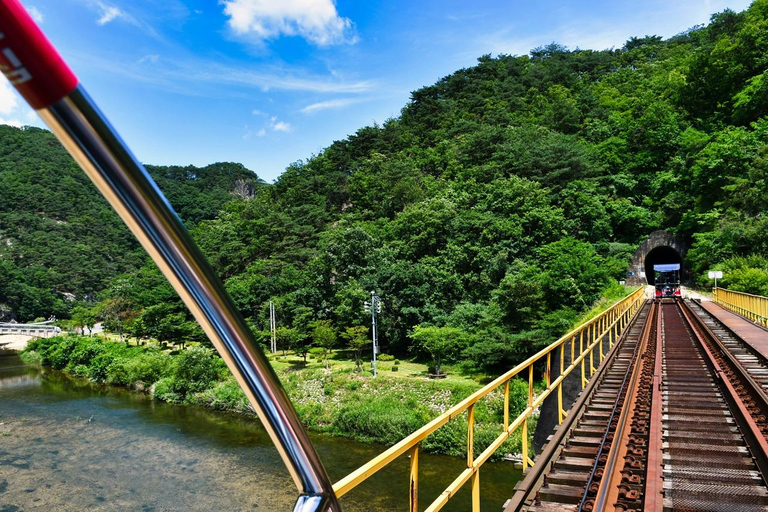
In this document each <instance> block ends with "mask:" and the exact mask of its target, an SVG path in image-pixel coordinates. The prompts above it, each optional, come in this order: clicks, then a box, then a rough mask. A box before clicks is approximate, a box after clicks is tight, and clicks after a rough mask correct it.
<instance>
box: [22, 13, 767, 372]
mask: <svg viewBox="0 0 768 512" xmlns="http://www.w3.org/2000/svg"><path fill="white" fill-rule="evenodd" d="M767 56H768V0H756V1H755V2H754V3H753V4H752V6H751V7H750V8H749V9H748V10H747V11H744V12H742V13H735V12H732V11H725V12H722V13H719V14H716V15H714V16H713V17H712V19H711V22H710V24H709V25H707V26H706V27H697V28H694V29H691V30H689V31H687V32H685V33H683V34H680V35H678V36H675V37H673V38H671V39H669V40H662V39H661V38H659V37H654V36H646V37H641V38H632V39H630V40H629V41H627V43H626V45H625V46H624V47H622V48H620V49H611V50H605V51H592V50H569V49H567V48H564V47H562V46H560V45H557V44H554V43H553V44H551V45H548V46H546V47H543V48H537V49H534V50H532V51H531V52H530V55H525V56H509V55H499V56H495V57H494V56H490V55H487V56H483V57H480V58H479V60H478V64H477V65H476V66H474V67H471V68H468V69H462V70H459V71H457V72H456V73H453V74H452V75H450V76H447V77H445V78H443V79H441V80H439V81H438V82H437V83H436V84H434V85H431V86H428V87H424V88H422V89H420V90H418V91H415V92H414V93H413V94H412V97H411V100H410V102H409V103H408V104H407V105H406V106H405V107H404V108H403V110H402V113H401V115H400V116H399V117H398V118H395V119H391V120H388V121H387V122H385V123H384V124H383V125H381V126H378V125H377V126H372V127H365V128H362V129H360V130H359V131H357V132H356V133H355V134H354V135H352V136H350V137H348V138H347V139H345V140H342V141H338V142H335V143H333V144H332V145H331V146H330V147H328V148H327V149H326V150H325V151H323V152H322V153H321V154H319V155H317V156H315V157H312V158H310V159H308V160H307V161H305V162H300V163H297V164H294V165H292V166H291V167H289V168H288V169H287V170H286V171H285V173H284V174H283V175H282V176H281V177H280V178H279V179H278V181H277V182H276V183H275V184H273V185H265V186H262V187H259V188H258V189H257V190H256V191H255V195H254V197H253V198H251V199H248V200H238V201H231V202H228V203H226V204H225V205H224V206H223V211H222V212H221V213H220V214H219V215H218V217H217V218H215V219H211V220H202V221H199V222H198V223H197V225H196V226H194V228H193V234H194V236H195V237H196V238H197V240H198V241H199V243H200V244H201V246H202V247H203V249H204V250H205V251H206V252H207V253H208V255H209V256H210V258H211V260H212V261H213V263H214V266H215V268H216V269H217V270H218V271H219V272H220V273H221V275H222V277H223V278H224V279H225V281H226V284H227V286H228V288H229V290H230V292H231V294H232V295H233V297H234V299H235V300H236V302H237V303H238V305H239V306H240V307H241V309H242V311H243V313H244V314H245V315H246V316H247V317H249V319H251V321H252V322H253V324H254V327H255V328H256V329H266V327H267V325H268V322H267V319H266V317H267V304H268V302H269V301H270V300H272V301H274V302H275V304H276V306H277V311H278V325H280V330H279V335H280V343H282V344H286V345H287V344H290V345H293V346H295V347H303V346H306V345H307V344H308V343H311V342H312V341H313V339H315V338H318V337H319V336H326V334H327V333H328V332H331V333H339V334H344V333H345V332H346V329H347V328H350V327H354V326H358V325H366V324H367V323H368V321H369V318H367V317H366V313H365V312H364V311H363V301H365V300H366V299H367V298H370V291H371V290H375V291H376V292H377V293H378V294H379V295H380V296H381V298H382V300H383V302H384V311H383V312H382V314H381V315H380V329H381V331H380V334H381V340H382V343H383V344H384V350H385V351H389V352H393V353H397V354H405V353H407V352H408V351H409V350H418V348H419V345H420V344H421V343H425V340H429V339H450V340H451V346H450V347H449V348H448V349H446V351H447V352H448V353H449V354H450V353H453V354H454V356H457V355H458V354H462V355H463V358H465V359H467V360H469V361H471V362H473V364H476V365H479V366H483V367H485V368H488V369H498V368H502V367H506V366H507V365H508V364H510V362H512V361H514V360H517V359H519V358H520V357H523V356H525V355H526V354H528V353H530V351H531V350H534V349H535V348H536V347H537V346H539V345H541V344H542V343H546V342H548V341H551V340H552V337H553V336H556V335H558V334H560V333H561V332H562V331H563V330H565V329H567V328H568V326H569V325H570V323H571V322H572V321H574V319H575V318H577V316H578V315H579V314H580V313H581V312H582V311H584V310H585V309H587V308H588V307H589V306H590V305H591V304H592V303H593V301H595V300H596V299H598V298H599V297H600V296H601V295H602V294H603V293H604V291H605V290H606V288H608V287H609V286H610V284H611V283H615V282H616V280H617V279H620V278H621V277H622V276H623V274H624V272H625V270H626V266H627V262H628V256H629V255H630V254H631V252H632V251H634V249H635V248H636V246H637V244H638V243H639V242H640V241H641V240H642V239H643V237H645V236H646V235H647V234H649V233H650V232H651V231H653V230H656V229H667V230H670V231H674V232H676V233H678V234H679V235H681V236H682V237H684V238H686V239H688V240H689V241H691V242H692V248H691V251H690V252H689V261H688V262H687V265H688V268H689V269H691V270H692V272H693V275H694V277H695V278H697V279H699V278H701V276H702V272H704V271H706V270H707V269H710V268H721V269H724V270H726V281H725V283H724V284H727V285H728V286H731V287H733V288H736V289H744V290H748V291H753V292H757V293H764V294H768V261H767V260H766V255H767V254H768V220H766V209H767V207H768V181H767V180H766V175H767V174H768V119H766V114H768V57H767ZM20 133H21V134H20V135H19V136H22V135H27V132H23V133H22V132H20ZM62 165H63V164H62ZM67 165H69V164H67ZM153 275H155V274H154V271H153V270H152V269H151V268H150V267H145V268H143V269H142V270H141V271H140V272H139V273H138V274H135V275H132V274H129V275H128V276H121V277H120V278H119V279H120V281H119V282H120V283H123V284H122V285H121V286H113V287H111V289H110V291H109V292H108V293H106V294H105V295H103V296H102V297H103V298H104V300H113V301H115V300H118V299H120V301H122V302H121V303H122V304H124V305H125V311H124V312H123V318H125V319H126V325H128V326H129V328H131V329H134V331H135V332H137V333H143V334H152V335H156V336H159V337H170V336H176V335H178V333H169V332H168V330H167V327H168V325H170V324H172V323H173V322H170V321H169V320H168V319H171V318H179V316H178V315H182V316H183V315H184V313H183V310H182V308H181V305H180V304H179V303H178V302H173V301H172V300H170V299H169V297H170V296H171V294H170V292H169V291H168V290H165V291H163V292H162V293H159V292H151V291H150V290H149V288H148V287H149V284H148V283H156V282H158V281H157V279H156V277H152V276H153ZM132 276H133V277H132ZM137 276H138V277H137ZM126 277H128V278H130V279H127V278H126ZM131 277H132V278H131ZM174 315H176V316H175V317H174ZM163 326H165V327H163ZM417 326H418V327H417ZM164 329H165V330H164ZM323 333H325V334H323ZM448 334H450V335H448ZM433 335H434V336H433ZM350 336H351V334H350ZM326 337H327V336H326ZM426 343H429V342H426ZM414 347H415V348H414Z"/></svg>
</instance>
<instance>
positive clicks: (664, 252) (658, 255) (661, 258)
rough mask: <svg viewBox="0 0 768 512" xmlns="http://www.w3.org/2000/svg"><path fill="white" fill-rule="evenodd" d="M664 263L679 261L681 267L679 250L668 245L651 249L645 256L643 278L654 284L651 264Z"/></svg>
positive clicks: (654, 274)
mask: <svg viewBox="0 0 768 512" xmlns="http://www.w3.org/2000/svg"><path fill="white" fill-rule="evenodd" d="M664 263H680V264H681V268H682V263H683V258H682V257H681V256H680V253H679V252H677V251H676V250H675V249H673V248H672V247H669V246H668V245H662V246H659V247H656V248H655V249H652V250H651V251H650V252H649V253H648V254H647V255H646V256H645V278H646V280H647V281H648V284H656V273H655V272H654V271H653V266H654V265H660V264H664Z"/></svg>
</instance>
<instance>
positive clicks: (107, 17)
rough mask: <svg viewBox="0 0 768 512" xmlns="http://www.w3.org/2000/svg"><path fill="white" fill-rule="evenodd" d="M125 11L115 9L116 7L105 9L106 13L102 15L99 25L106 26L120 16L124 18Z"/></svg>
mask: <svg viewBox="0 0 768 512" xmlns="http://www.w3.org/2000/svg"><path fill="white" fill-rule="evenodd" d="M122 14H123V11H121V10H120V9H118V8H117V7H115V6H114V5H111V6H109V7H105V8H104V12H103V13H102V14H101V18H99V21H97V22H96V23H98V24H99V25H106V24H107V23H109V22H110V21H113V20H115V19H117V18H119V17H120V16H122Z"/></svg>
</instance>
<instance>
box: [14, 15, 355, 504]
mask: <svg viewBox="0 0 768 512" xmlns="http://www.w3.org/2000/svg"><path fill="white" fill-rule="evenodd" d="M0 69H2V71H3V73H4V74H5V75H6V77H7V78H8V79H9V81H10V82H11V83H12V84H13V85H14V86H15V87H16V89H17V90H18V91H19V93H20V94H21V95H22V96H23V97H24V99H25V100H26V101H27V102H28V103H29V104H30V106H32V107H33V108H34V109H35V110H36V111H37V113H38V114H39V115H40V117H42V119H43V121H45V123H46V124H47V125H48V127H49V128H51V130H52V131H53V133H54V134H55V135H56V137H57V138H58V139H59V141H60V142H61V143H62V145H63V146H64V147H65V148H66V149H67V151H69V153H70V154H71V155H72V157H73V158H74V159H75V161H77V163H78V164H79V165H80V167H82V169H83V170H84V171H85V173H86V174H87V175H88V177H89V178H90V179H91V181H93V183H94V184H95V185H96V188H97V189H98V190H99V192H101V194H102V195H103V196H104V197H105V198H106V199H107V201H108V202H109V204H110V205H111V206H112V207H113V208H114V209H115V210H116V211H117V213H118V215H119V216H120V218H121V219H122V220H123V222H125V224H126V225H127V226H128V228H129V229H130V230H131V232H132V233H133V234H134V236H135V237H136V238H137V239H138V240H139V242H140V243H141V245H142V246H143V247H144V249H145V250H146V251H147V253H148V254H149V255H150V256H151V257H152V259H153V260H154V262H155V264H157V266H158V267H159V268H160V270H161V271H162V273H163V274H164V275H165V277H166V279H168V281H169V282H170V283H171V285H172V286H173V288H174V289H175V290H176V292H177V293H178V294H179V296H180V297H181V299H182V300H183V301H184V304H185V305H186V306H187V308H188V309H189V310H190V312H191V313H192V314H193V316H194V317H195V319H196V320H197V322H198V323H199V324H200V326H201V327H202V329H203V331H205V333H206V335H207V336H208V338H209V339H210V340H211V342H212V343H213V345H214V347H216V349H217V350H218V352H219V354H221V356H222V358H223V359H224V361H225V362H226V364H227V366H228V367H229V369H230V371H231V372H232V373H233V375H234V376H235V378H236V379H237V382H238V383H239V384H240V387H241V388H242V389H243V391H244V392H245V394H246V396H247V397H248V399H249V401H250V403H251V404H252V405H253V407H254V409H255V410H256V412H257V413H258V416H259V418H260V419H261V422H262V423H263V425H264V428H265V429H266V430H267V432H268V433H269V435H270V437H271V439H272V442H273V444H274V445H275V447H276V448H277V450H278V452H279V453H280V456H281V457H282V459H283V462H284V463H285V465H286V467H287V468H288V472H289V473H290V474H291V477H292V478H293V480H294V483H295V484H296V487H297V488H298V489H299V492H300V494H299V497H298V499H297V501H296V504H295V505H294V511H295V512H299V511H301V512H325V511H338V510H340V508H339V505H338V501H337V499H336V496H335V495H334V493H333V488H332V487H331V482H330V479H329V478H328V475H327V473H326V472H325V469H324V468H323V465H322V463H321V461H320V458H319V456H318V455H317V452H316V451H315V448H314V446H313V445H312V442H311V441H310V439H309V436H308V435H307V432H306V430H305V429H304V427H303V425H302V424H301V421H299V417H298V415H297V414H296V411H295V409H294V408H293V405H292V404H291V401H290V399H289V398H288V395H287V393H286V392H285V390H284V389H283V387H282V385H281V384H280V381H279V379H278V378H277V375H276V374H275V372H274V370H273V369H272V367H271V366H270V364H269V362H268V361H267V359H266V357H265V356H264V354H263V353H262V352H261V349H260V348H259V345H258V343H257V342H256V340H255V338H254V337H253V334H252V333H251V330H250V329H249V328H248V326H247V324H246V323H245V321H244V320H243V318H242V316H241V315H240V313H239V312H238V311H237V308H236V307H235V305H234V303H233V302H232V299H230V298H229V295H228V294H227V292H226V291H225V289H224V285H223V284H222V282H221V280H220V279H219V278H218V276H217V275H216V273H215V272H214V271H213V269H212V268H211V267H210V265H209V264H208V262H207V261H206V260H205V257H204V256H203V254H202V252H201V251H200V249H198V247H197V245H196V244H195V243H194V241H193V240H192V237H191V236H190V235H189V233H188V232H187V230H186V229H185V228H184V225H183V224H182V222H181V220H179V218H178V216H177V215H176V213H175V212H174V211H173V209H172V208H171V206H170V204H169V203H168V201H167V200H166V199H165V197H164V196H163V194H162V192H160V189H159V188H158V187H157V185H156V184H155V182H154V181H153V180H152V178H151V177H150V176H149V173H147V171H146V169H144V167H143V166H142V165H141V163H140V162H139V161H138V160H137V159H136V158H135V157H134V156H133V154H131V152H130V150H129V149H128V147H127V146H126V145H125V143H124V142H123V141H122V140H121V139H120V137H119V135H118V134H117V132H116V131H115V130H114V129H113V128H112V126H110V124H109V122H108V121H107V119H106V118H105V117H104V116H103V115H102V114H101V112H100V111H99V110H98V108H97V107H96V105H95V104H94V103H93V101H92V100H91V99H90V97H89V96H88V95H87V93H86V92H85V90H84V89H83V88H82V86H80V85H79V83H78V80H77V78H76V77H75V75H74V73H72V71H71V70H70V69H69V67H68V66H67V65H66V63H64V61H63V60H62V59H61V57H60V56H59V54H58V52H57V51H56V50H55V48H54V47H53V46H52V45H51V43H50V42H49V41H48V40H47V39H46V38H45V36H44V35H43V33H42V32H41V31H40V29H39V28H38V27H37V25H36V24H35V22H34V21H33V20H32V18H31V16H30V15H29V14H28V13H27V12H26V10H25V9H24V7H23V6H22V5H21V3H19V1H18V0H0Z"/></svg>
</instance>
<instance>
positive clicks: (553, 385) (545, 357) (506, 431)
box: [333, 288, 644, 512]
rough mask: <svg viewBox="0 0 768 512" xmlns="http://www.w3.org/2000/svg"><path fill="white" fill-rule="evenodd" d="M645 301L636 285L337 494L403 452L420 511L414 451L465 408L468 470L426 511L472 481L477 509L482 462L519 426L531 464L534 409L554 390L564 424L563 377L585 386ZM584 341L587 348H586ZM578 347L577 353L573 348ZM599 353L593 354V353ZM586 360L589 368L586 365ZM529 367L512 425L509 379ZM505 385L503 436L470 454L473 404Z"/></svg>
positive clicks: (350, 478) (377, 460)
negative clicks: (540, 378) (555, 371)
mask: <svg viewBox="0 0 768 512" xmlns="http://www.w3.org/2000/svg"><path fill="white" fill-rule="evenodd" d="M643 302H644V290H643V289H642V288H638V289H637V290H635V291H634V292H632V293H630V294H629V295H627V296H626V297H625V298H624V299H622V300H621V301H619V302H618V303H617V304H615V305H614V306H612V307H611V308H610V309H608V310H606V311H604V312H603V313H601V314H600V315H598V316H596V317H595V318H593V319H591V320H589V321H587V322H585V323H583V324H582V325H580V326H578V327H576V328H575V329H573V330H572V331H571V332H569V333H568V334H566V335H564V336H563V337H561V338H560V339H558V340H557V341H555V342H554V343H552V344H551V345H549V346H547V347H545V348H544V349H542V350H540V351H539V352H538V353H536V354H535V355H533V356H531V357H530V358H528V359H527V360H525V361H523V362H522V363H520V364H519V365H517V366H515V367H514V368H513V369H511V370H509V371H508V372H507V373H505V374H504V375H502V376H500V377H498V378H497V379H496V380H494V381H493V382H491V383H490V384H488V385H486V386H485V387H483V388H482V389H480V390H478V391H476V392H474V393H473V394H471V395H470V396H468V397H467V398H465V399H464V400H462V401H461V402H459V403H458V404H456V405H454V406H453V407H451V408H450V409H448V410H447V411H446V412H444V413H443V414H441V415H440V416H438V417H437V418H435V419H433V420H432V421H430V422H429V423H427V424H426V425H424V426H423V427H421V428H420V429H418V430H417V431H415V432H414V433H412V434H411V435H409V436H408V437H406V438H405V439H403V440H401V441H400V442H398V443H397V444H395V445H394V446H392V447H391V448H389V449H388V450H385V451H384V452H382V453H381V454H379V455H378V456H376V457H374V458H373V459H371V460H370V461H369V462H367V463H366V464H364V465H363V466H361V467H360V468H358V469H356V470H355V471H353V472H352V473H350V474H349V475H347V476H346V477H344V478H342V479H341V480H339V481H338V482H336V483H335V484H334V485H333V489H334V491H335V493H336V495H337V496H338V497H342V496H344V495H345V494H347V493H349V492H350V491H352V490H353V489H354V488H355V487H357V486H358V485H360V484H361V483H362V482H364V481H366V480H367V479H368V478H370V477H371V476H373V475H374V474H375V473H376V472H378V471H379V470H381V469H382V468H384V467H385V466H387V465H388V464H389V463H391V462H392V461H394V460H395V459H396V458H398V457H400V456H401V455H403V454H405V453H406V452H407V453H409V454H410V456H411V461H410V465H411V476H410V486H409V489H410V490H409V493H410V510H411V511H412V512H416V511H417V510H418V493H419V490H418V453H419V446H418V445H419V443H420V442H421V441H422V440H424V439H425V438H426V437H427V436H429V435H430V434H432V433H433V432H435V431H436V430H437V429H439V428H440V427H442V426H444V425H445V424H446V423H448V422H449V421H450V420H452V419H454V418H456V417H458V416H460V415H462V414H463V413H464V412H467V420H468V425H467V468H466V469H465V470H464V471H463V472H462V473H461V474H460V475H459V476H458V477H456V479H455V480H454V481H453V482H452V483H451V484H450V485H449V486H448V487H447V488H446V489H445V491H443V492H442V494H440V496H438V498H437V499H436V500H435V501H434V502H432V504H430V505H429V506H428V507H427V508H426V511H428V512H432V511H437V510H440V509H441V508H442V507H443V506H444V505H445V504H446V503H447V502H448V500H450V498H451V497H452V496H453V495H455V494H456V492H457V491H458V490H459V489H460V488H461V487H462V486H463V485H464V484H465V483H466V482H467V481H469V480H472V510H473V511H474V512H477V511H479V510H480V480H479V471H480V466H482V465H483V464H484V463H485V462H486V461H487V460H488V459H489V458H490V457H491V455H493V454H494V453H495V452H496V451H497V450H498V449H499V448H500V447H501V445H502V444H503V443H504V441H506V440H507V439H508V438H509V436H510V435H512V433H513V432H514V431H515V430H517V428H518V427H522V442H523V454H522V458H523V469H524V470H525V469H526V468H527V467H528V466H529V465H532V464H533V461H531V459H530V457H529V456H528V419H529V418H530V417H531V415H532V414H533V413H534V411H535V410H536V408H537V407H538V406H539V405H541V404H542V403H543V402H544V399H546V398H547V397H548V396H549V395H550V394H552V393H553V392H555V391H557V397H558V421H559V423H562V422H563V417H564V415H565V411H564V410H563V395H562V383H563V381H564V380H565V378H566V377H567V376H568V375H570V374H571V372H573V371H574V370H575V369H577V368H580V373H581V386H582V388H583V387H584V386H585V385H586V383H587V381H588V380H589V378H590V377H592V375H593V374H594V373H595V370H596V369H595V359H598V358H599V361H598V365H599V362H601V361H602V360H603V358H604V357H605V354H604V352H603V343H602V342H603V341H604V340H605V339H606V338H607V340H608V343H609V346H610V347H612V346H613V343H614V341H615V340H617V339H618V337H619V336H620V335H621V332H622V331H623V330H624V328H625V327H626V326H627V325H628V324H629V321H630V320H631V319H632V317H633V316H634V315H635V313H636V312H637V311H638V310H639V309H640V307H641V306H642V304H643ZM585 344H586V346H585ZM567 345H569V346H570V347H569V348H570V355H571V357H570V364H569V365H568V366H567V367H565V351H566V349H567V348H568V347H567ZM577 345H578V347H579V349H578V353H577V351H576V346H577ZM558 348H562V350H560V366H559V369H560V375H559V376H558V377H557V378H556V379H555V380H552V379H551V376H552V353H553V352H554V351H555V350H557V349H558ZM596 351H597V354H596V353H595V352H596ZM587 361H589V368H588V369H587V368H586V363H587ZM540 362H545V363H546V366H545V371H544V375H545V379H546V384H547V387H546V389H545V390H544V391H543V392H542V393H541V394H540V395H538V396H537V397H536V398H535V399H534V393H533V368H534V365H535V364H537V363H540ZM526 370H527V377H528V405H527V407H526V408H525V410H523V412H522V413H520V415H519V416H518V417H517V418H515V419H514V420H513V421H512V422H511V423H510V421H509V384H510V381H511V380H512V379H513V378H514V377H516V376H517V375H519V374H524V373H525V371H526ZM502 385H503V386H504V428H503V431H502V432H501V434H500V435H499V436H498V437H496V439H495V440H494V441H493V442H492V443H491V444H490V445H489V446H488V447H487V448H486V449H485V450H484V451H483V453H481V454H480V455H479V456H477V458H474V454H473V446H472V444H473V439H474V406H475V404H476V403H477V402H478V401H479V400H480V399H482V398H483V397H484V396H486V395H488V394H489V393H491V392H492V391H494V390H496V389H498V388H500V387H501V386H502Z"/></svg>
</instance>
